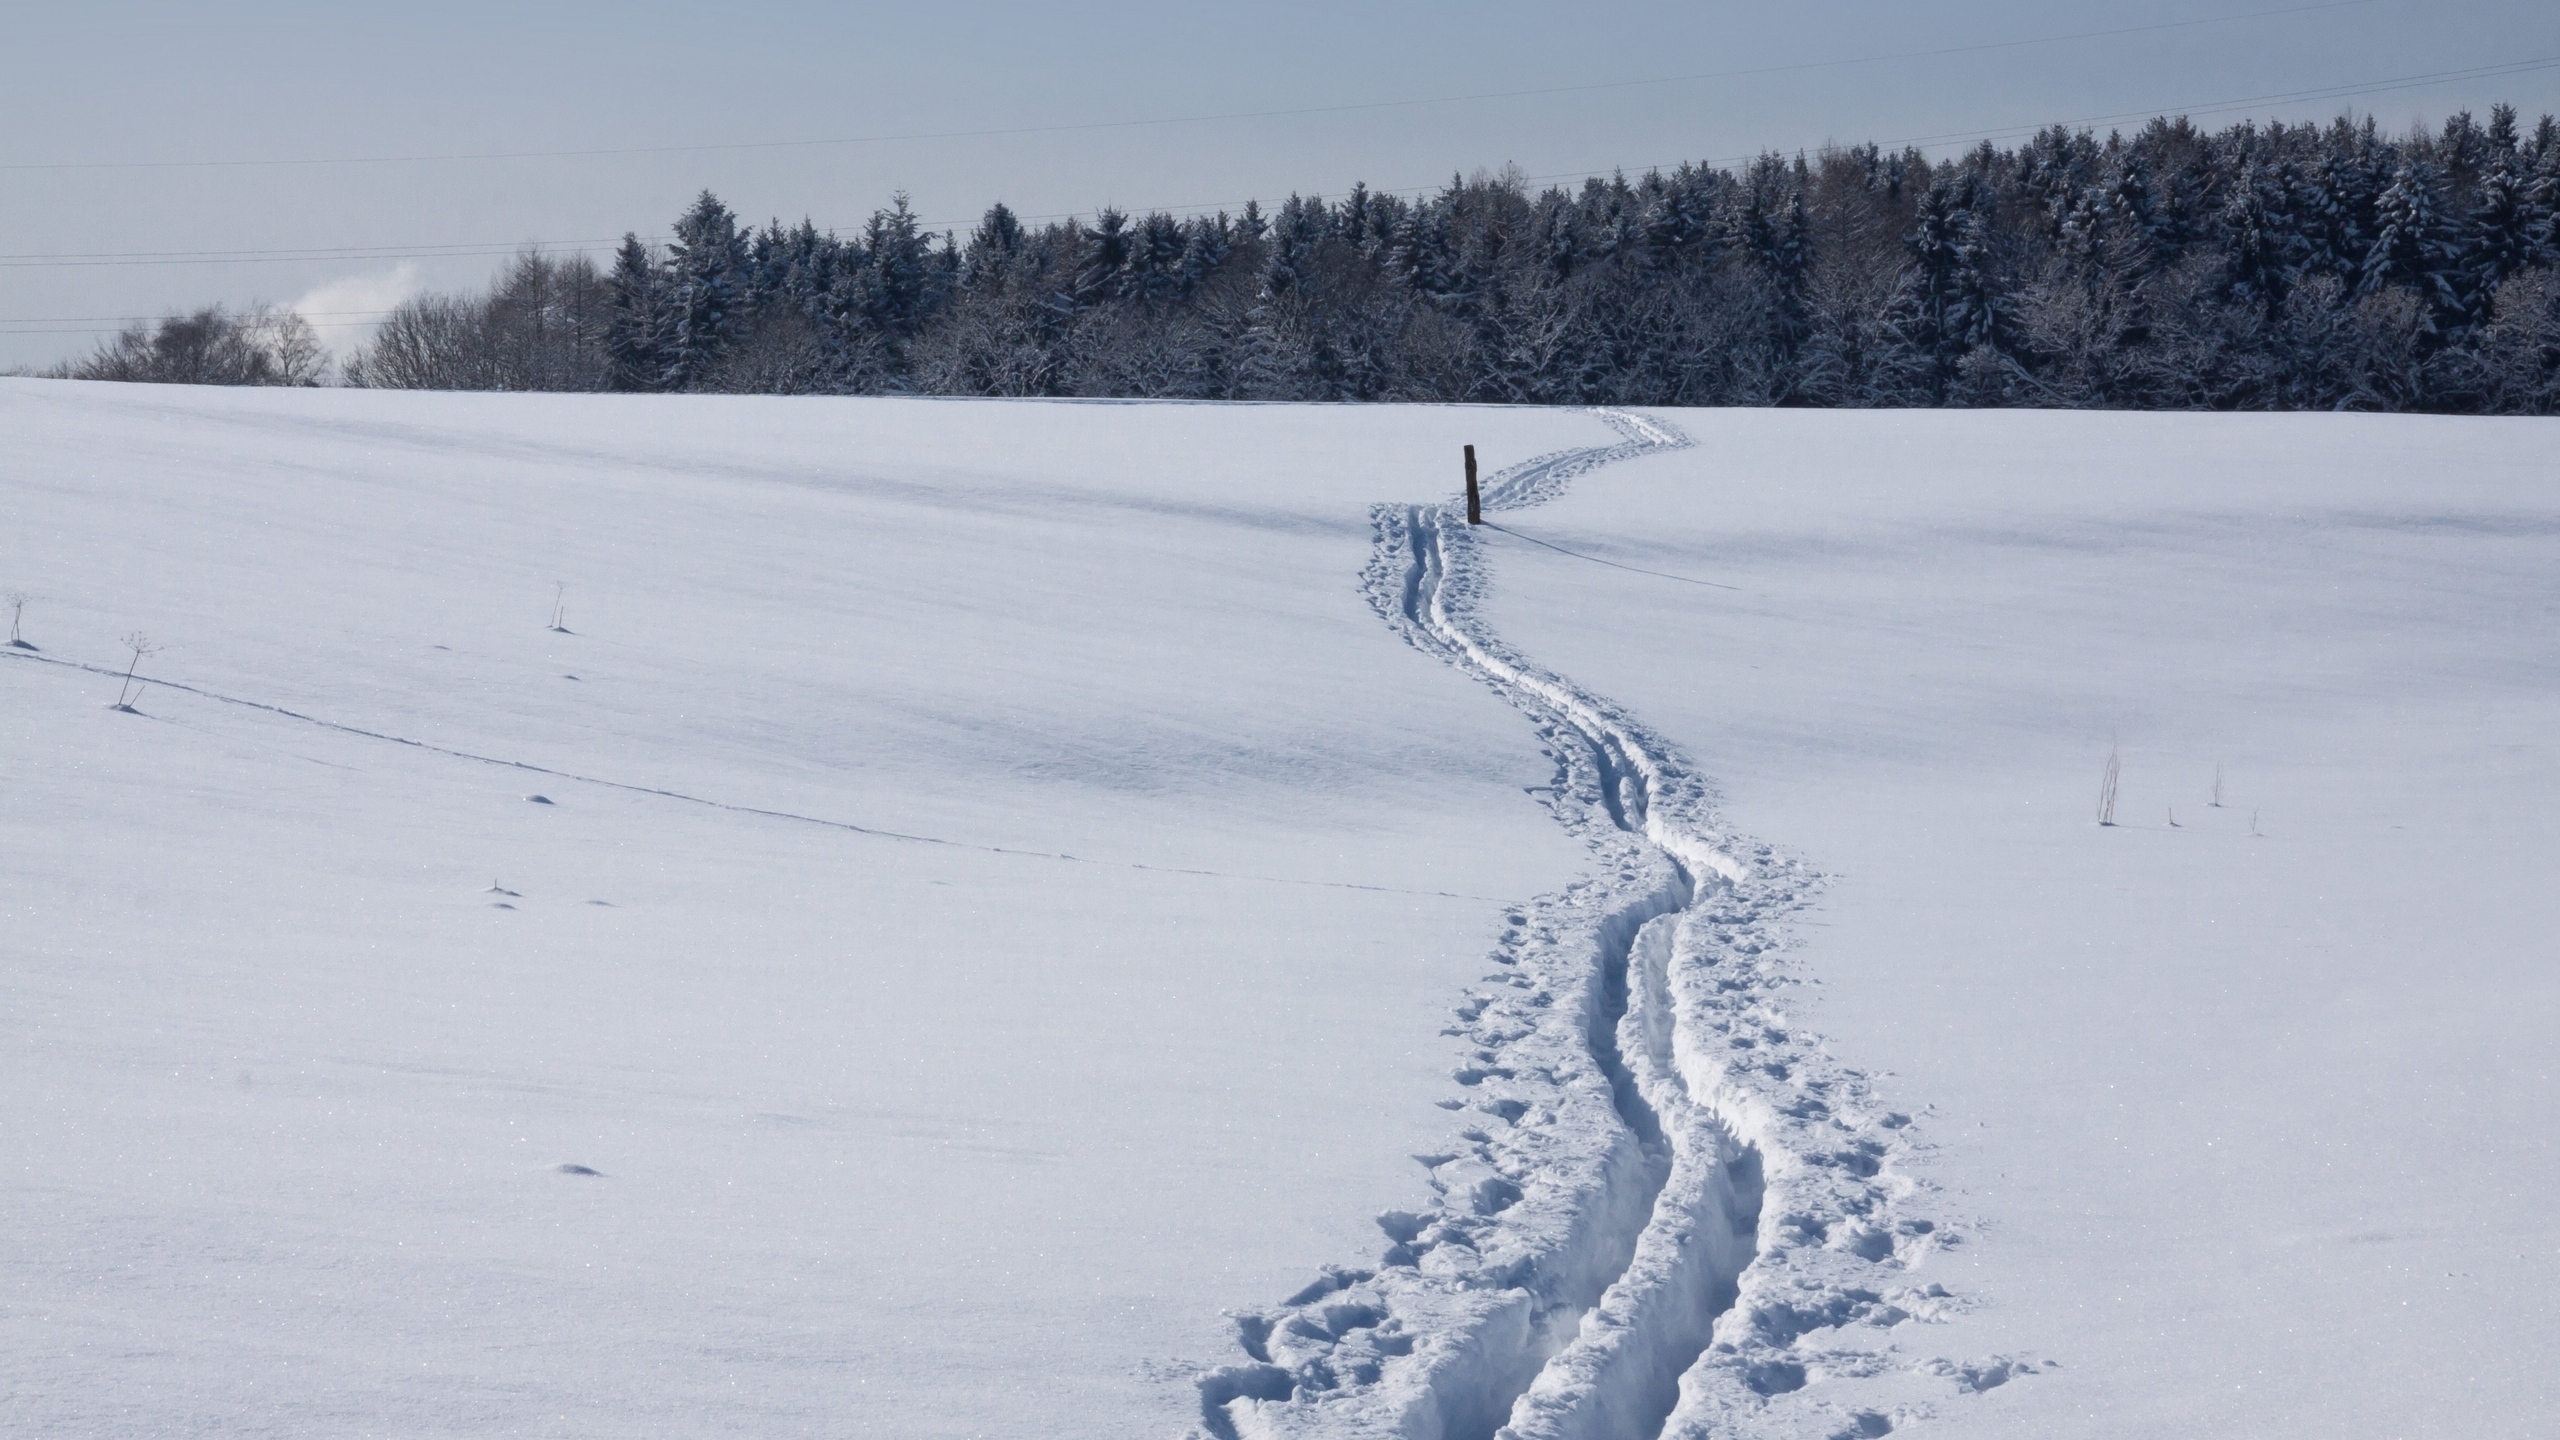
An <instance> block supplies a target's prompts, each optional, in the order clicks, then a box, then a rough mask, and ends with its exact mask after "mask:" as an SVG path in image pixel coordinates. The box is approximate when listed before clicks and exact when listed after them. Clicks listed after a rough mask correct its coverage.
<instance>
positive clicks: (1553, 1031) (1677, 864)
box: [1195, 410, 2037, 1440]
mask: <svg viewBox="0 0 2560 1440" xmlns="http://www.w3.org/2000/svg"><path fill="white" fill-rule="evenodd" d="M1595 413H1597V414H1598V415H1599V417H1600V418H1601V419H1603V420H1605V421H1607V422H1608V423H1609V424H1610V425H1611V426H1612V427H1613V428H1614V429H1615V430H1616V431H1617V432H1618V435H1619V441H1618V443H1616V444H1614V445H1607V446H1593V447H1588V448H1583V449H1576V450H1566V451H1561V452H1558V453H1555V454H1550V455H1544V456H1540V457H1538V458H1536V459H1533V460H1529V461H1526V462H1524V463H1522V464H1519V465H1516V466H1513V467H1511V468H1510V469H1508V470H1506V471H1503V472H1502V473H1500V474H1498V475H1496V476H1494V477H1493V478H1492V480H1491V482H1490V483H1489V484H1488V485H1487V486H1486V487H1485V493H1484V506H1485V509H1486V510H1488V511H1494V510H1518V509H1524V508H1527V507H1529V506H1533V505H1536V504H1539V503H1541V502H1542V501H1545V500H1548V499H1552V498H1554V497H1555V496H1557V495H1560V494H1562V493H1563V491H1564V489H1565V488H1566V486H1567V485H1569V484H1570V483H1571V482H1572V481H1573V479H1574V478H1575V477H1577V476H1580V475H1584V474H1587V473H1589V472H1590V471H1593V470H1596V469H1598V468H1600V467H1602V466H1604V465H1609V464H1612V463H1615V462H1617V461H1621V460H1627V459H1632V458H1635V457H1638V456H1642V455H1647V454H1652V453H1654V452H1657V451H1663V450H1671V449H1679V448H1683V447H1686V446H1687V445H1688V444H1689V443H1690V441H1689V439H1688V437H1687V436H1685V435H1682V434H1680V433H1679V432H1678V431H1676V430H1674V429H1672V428H1671V427H1669V426H1668V425H1665V424H1663V423H1661V422H1659V421H1656V420H1652V419H1649V418H1646V417H1643V416H1639V415H1635V414H1631V413H1627V412H1623V411H1607V410H1604V411H1599V412H1595ZM1372 520H1373V523H1374V525H1375V528H1376V541H1375V546H1374V549H1373V551H1372V555H1371V559H1370V563H1369V566H1368V570H1367V572H1366V575H1365V577H1364V579H1365V587H1366V590H1367V593H1368V596H1369V599H1370V601H1371V603H1372V605H1374V606H1375V607H1376V609H1377V610H1378V612H1379V614H1380V615H1381V616H1382V617H1383V618H1384V619H1385V620H1386V621H1387V623H1388V624H1389V625H1391V626H1392V627H1394V628H1395V629H1396V630H1397V631H1398V632H1399V633H1400V634H1402V635H1403V636H1404V638H1405V639H1406V640H1407V641H1408V642H1409V643H1411V644H1412V645H1413V646H1414V647H1415V648H1417V649H1419V650H1422V651H1424V652H1426V653H1428V654H1431V655H1435V656H1438V657H1439V658H1440V659H1442V660H1444V661H1446V662H1448V663H1449V664H1451V665H1454V666H1456V667H1457V668H1459V669H1460V670H1462V671H1465V672H1466V673H1468V674H1470V675H1472V676H1474V677H1476V678H1477V679H1478V680H1480V681H1482V682H1483V683H1485V684H1487V685H1489V686H1491V687H1492V688H1493V689H1494V690H1495V691H1496V692H1497V693H1499V694H1500V695H1502V696H1503V698H1504V699H1506V700H1508V701H1509V702H1510V703H1511V704H1512V705H1514V706H1516V707H1517V708H1518V709H1520V710H1521V711H1522V712H1523V713H1525V714H1526V715H1527V716H1528V717H1529V719H1530V721H1531V722H1532V723H1533V724H1535V725H1536V726H1537V728H1538V731H1539V733H1540V735H1541V736H1542V737H1543V738H1544V740H1545V742H1546V745H1547V748H1548V750H1549V753H1550V754H1551V755H1553V757H1554V758H1555V760H1556V764H1557V775H1556V780H1555V783H1554V784H1553V785H1552V786H1551V787H1550V788H1549V789H1548V791H1547V792H1546V799H1545V803H1546V804H1547V806H1548V808H1549V810H1550V811H1551V812H1552V813H1553V814H1554V816H1555V818H1556V820H1557V821H1558V822H1559V823H1561V824H1562V825H1563V826H1564V827H1565V828H1566V829H1567V830H1568V831H1570V832H1572V833H1573V834H1575V835H1576V836H1578V837H1579V838H1581V839H1582V840H1583V841H1584V842H1585V843H1586V844H1587V845H1588V846H1589V847H1590V849H1591V852H1592V858H1593V862H1594V865H1593V874H1592V875H1591V876H1590V877H1589V878H1585V879H1582V880H1580V881H1577V882H1576V883H1574V884H1572V885H1570V886H1568V887H1566V888H1565V889H1564V890H1563V891H1561V892H1559V893H1557V894H1553V895H1549V896H1544V897H1541V898H1540V899H1537V900H1534V901H1531V902H1529V903H1527V904H1523V905H1516V906H1513V907H1511V908H1510V909H1509V910H1508V911H1507V912H1506V914H1505V917H1504V918H1505V921H1506V928H1505V930H1504V933H1503V937H1502V939H1501V941H1500V943H1499V944H1498V945H1497V947H1496V948H1495V950H1494V953H1493V957H1492V958H1493V961H1494V964H1495V965H1496V966H1497V967H1498V968H1496V969H1495V970H1494V971H1493V972H1492V973H1491V974H1489V975H1487V976H1486V977H1485V978H1484V981H1483V982H1482V983H1481V984H1480V985H1479V986H1477V987H1475V988H1474V989H1473V990H1472V991H1471V993H1470V994H1469V995H1468V997H1467V999H1466V1000H1465V1002H1464V1003H1463V1004H1462V1005H1461V1006H1460V1007H1459V1008H1458V1010H1457V1012H1456V1023H1455V1024H1454V1025H1453V1026H1452V1027H1451V1028H1450V1029H1449V1030H1447V1031H1446V1032H1444V1033H1446V1034H1449V1035H1452V1036H1456V1037H1459V1038H1460V1040H1461V1042H1462V1043H1463V1044H1465V1045H1466V1046H1468V1047H1469V1049H1468V1051H1467V1054H1466V1058H1465V1061H1464V1063H1463V1064H1462V1065H1461V1066H1460V1067H1459V1068H1458V1069H1457V1070H1455V1071H1454V1072H1453V1076H1452V1078H1454V1079H1455V1080H1456V1081H1457V1082H1458V1084H1459V1085H1460V1086H1461V1087H1462V1088H1463V1090H1464V1091H1465V1097H1464V1098H1463V1099H1453V1100H1447V1101H1443V1102H1441V1103H1442V1104H1443V1106H1444V1107H1446V1108H1450V1109H1454V1110H1459V1111H1461V1112H1463V1114H1464V1117H1465V1119H1466V1120H1467V1122H1468V1123H1467V1124H1466V1126H1465V1127H1464V1128H1462V1129H1460V1130H1459V1131H1458V1132H1457V1133H1456V1135H1455V1136H1454V1137H1453V1138H1452V1143H1451V1144H1450V1145H1449V1146H1448V1147H1447V1148H1446V1150H1445V1152H1444V1153H1437V1154H1430V1155H1418V1156H1416V1157H1414V1158H1415V1159H1416V1160H1417V1161H1419V1162H1421V1163H1422V1164H1424V1165H1425V1166H1427V1167H1428V1168H1429V1170H1430V1186H1431V1189H1432V1191H1433V1192H1434V1194H1435V1196H1436V1198H1435V1199H1434V1201H1433V1202H1432V1203H1430V1204H1429V1205H1427V1206H1425V1207H1424V1208H1422V1209H1420V1210H1416V1211H1403V1210H1391V1211H1388V1212H1387V1213H1385V1214H1383V1215H1381V1216H1379V1217H1378V1224H1379V1227H1380V1229H1381V1230H1383V1231H1384V1232H1385V1236H1386V1241H1387V1244H1386V1247H1385V1250H1384V1253H1383V1254H1382V1255H1381V1257H1380V1258H1379V1260H1378V1262H1377V1264H1376V1265H1375V1266H1372V1267H1362V1268H1348V1267H1328V1268H1327V1269H1326V1270H1325V1271H1324V1273H1323V1274H1322V1275H1321V1276H1320V1277H1319V1278H1318V1279H1317V1280H1316V1281H1315V1283H1313V1284H1311V1285H1309V1286H1307V1287H1306V1288H1305V1289H1304V1290H1302V1291H1300V1292H1299V1293H1298V1294H1296V1295H1293V1296H1291V1297H1290V1298H1289V1299H1287V1300H1286V1301H1284V1302H1282V1303H1281V1304H1280V1305H1279V1306H1278V1307H1276V1308H1274V1309H1271V1310H1269V1311H1266V1312H1259V1313H1247V1314H1240V1315H1238V1316H1236V1317H1235V1318H1236V1325H1237V1332H1238V1340H1239V1342H1240V1343H1241V1345H1242V1347H1243V1349H1244V1351H1245V1354H1246V1359H1245V1360H1244V1361H1242V1362H1240V1363H1236V1364H1230V1365H1225V1366H1221V1367H1218V1368H1216V1369H1213V1370H1209V1371H1207V1372H1205V1373H1204V1374H1202V1375H1201V1377H1200V1380H1199V1386H1200V1395H1201V1431H1200V1432H1195V1434H1197V1433H1202V1432H1205V1434H1206V1435H1208V1436H1212V1437H1216V1440H1317V1437H1325V1440H1334V1437H1361V1440H1370V1437H1376V1440H1385V1437H1398V1440H1497V1437H1498V1440H1641V1437H1652V1436H1663V1437H1683V1440H1702V1437H1706V1436H1711V1435H1712V1436H1768V1437H1814V1436H1820V1437H1826V1440H1827V1437H1833V1436H1875V1435H1883V1434H1887V1433H1890V1432H1891V1431H1892V1430H1893V1429H1894V1428H1896V1427H1897V1426H1898V1425H1900V1424H1902V1423H1904V1422H1906V1421H1909V1420H1912V1419H1916V1418H1920V1417H1922V1416H1924V1415H1926V1414H1928V1413H1929V1412H1930V1408H1931V1407H1930V1405H1929V1403H1928V1402H1927V1401H1926V1400H1925V1399H1921V1398H1916V1397H1917V1394H1918V1392H1917V1391H1915V1389H1914V1386H1913V1385H1912V1384H1911V1383H1909V1382H1911V1381H1913V1380H1915V1379H1924V1378H1930V1379H1938V1380H1940V1381H1941V1382H1943V1378H1944V1377H1946V1376H1949V1375H1956V1374H1960V1373H1973V1371H1974V1370H1980V1369H1982V1368H1983V1367H1984V1366H1986V1365H1990V1366H1995V1367H2007V1368H2002V1369H2001V1370H2000V1373H2001V1375H2002V1377H2003V1378H2004V1379H2005V1378H2007V1376H2008V1375H2009V1374H2012V1373H2028V1372H2029V1371H2031V1370H2032V1369H2034V1368H2036V1363H2037V1362H2033V1361H2027V1360H2015V1359H2012V1358H2011V1357H1992V1360H1990V1361H1981V1362H1972V1363H1971V1364H1970V1366H1959V1365H1957V1364H1956V1363H1955V1362H1951V1361H1947V1360H1943V1359H1931V1360H1924V1361H1921V1362H1919V1363H1916V1364H1914V1363H1912V1362H1911V1361H1909V1360H1907V1359H1904V1358H1900V1357H1898V1356H1896V1355H1895V1354H1893V1353H1892V1351H1893V1350H1894V1344H1893V1340H1892V1331H1893V1328H1894V1327H1895V1326H1896V1325H1899V1324H1900V1323H1902V1322H1904V1321H1907V1320H1922V1321H1926V1320H1932V1319H1936V1318H1940V1317H1942V1316H1944V1315H1947V1314H1949V1313H1952V1312H1953V1311H1954V1310H1955V1309H1956V1308H1958V1305H1959V1302H1958V1301H1957V1300H1956V1298H1955V1297H1953V1296H1950V1295H1949V1294H1948V1293H1947V1292H1946V1291H1945V1290H1944V1289H1943V1288H1941V1287H1939V1286H1937V1285H1934V1284H1926V1283H1922V1282H1920V1281H1919V1280H1917V1278H1916V1277H1915V1276H1913V1275H1912V1273H1911V1271H1912V1269H1913V1267H1914V1266H1915V1265H1917V1264H1918V1263H1919V1262H1920V1260H1921V1259H1922V1258H1923V1257H1924V1256H1925V1255H1926V1254H1927V1253H1928V1252H1929V1251H1930V1250H1931V1249H1932V1248H1933V1247H1936V1246H1940V1245H1945V1244H1951V1243H1954V1241H1955V1238H1956V1237H1955V1236H1954V1234H1953V1233H1952V1232H1951V1231H1950V1229H1949V1228H1948V1227H1947V1226H1946V1225H1945V1224H1944V1223H1943V1222H1941V1221H1933V1220H1932V1219H1931V1218H1928V1216H1927V1215H1926V1214H1925V1213H1924V1211H1925V1210H1926V1209H1927V1208H1928V1207H1927V1202H1928V1200H1929V1198H1930V1195H1931V1192H1930V1191H1929V1190H1928V1189H1927V1188H1926V1187H1924V1186H1923V1185H1921V1184H1920V1183H1919V1182H1918V1181H1916V1180H1915V1179H1913V1178H1912V1177H1911V1176H1910V1175H1909V1174H1908V1173H1907V1169H1906V1167H1907V1164H1908V1162H1909V1161H1911V1160H1912V1159H1913V1158H1914V1157H1915V1156H1916V1155H1917V1154H1918V1152H1919V1146H1918V1142H1917V1141H1916V1139H1915V1138H1914V1136H1913V1134H1912V1130H1911V1127H1910V1118H1909V1117H1908V1116H1906V1115H1902V1114H1899V1113H1894V1112H1891V1111H1887V1110H1885V1109H1883V1108H1882V1107H1881V1106H1880V1105H1879V1104H1878V1103H1877V1102H1876V1100H1875V1098H1874V1096H1873V1094H1872V1091H1871V1088H1870V1086H1869V1084H1868V1082H1867V1080H1866V1079H1865V1077H1863V1076H1862V1075H1860V1074H1858V1073H1857V1072H1855V1071H1853V1070H1851V1069H1849V1068H1847V1067H1846V1066H1843V1065H1841V1064H1840V1063H1839V1062H1837V1061H1836V1060H1834V1059H1832V1058H1831V1056H1830V1055H1829V1054H1828V1053H1827V1052H1826V1051H1825V1050H1824V1049H1823V1048H1822V1045H1821V1042H1820V1041H1819V1039H1818V1038H1817V1037H1815V1036H1813V1035H1810V1034H1808V1033H1806V1032H1805V1031H1803V1030H1801V1029H1799V1028H1797V1027H1796V1026H1794V1025H1793V1024H1792V1023H1791V1022H1790V1020H1789V1018H1788V1015H1787V1012H1786V1008H1785V1006H1784V1004H1783V1003H1782V991H1783V989H1784V987H1786V986H1787V985H1789V984H1791V983H1793V982H1792V981H1791V979H1790V977H1789V976H1788V974H1787V972H1786V969H1785V966H1784V963H1783V961H1782V960H1781V958H1780V957H1781V956H1782V954H1783V952H1784V951H1785V949H1786V948H1787V941H1786V939H1785V937H1784V935H1783V933H1782V931H1783V928H1784V925H1785V922H1786V921H1787V919H1788V917H1790V916H1791V915H1792V914H1794V913H1795V912H1796V911H1797V910H1799V909H1800V908H1802V907H1803V906H1804V905H1805V904H1807V903H1808V901H1809V897H1810V893H1811V891H1812V889H1813V888H1814V885H1815V882H1816V878H1817V877H1815V876H1814V875H1813V874H1812V873H1811V872H1810V871H1809V870H1807V869H1806V868H1805V867H1804V866H1803V865H1802V864H1801V863H1799V862H1798V861H1796V860H1794V859H1792V858H1789V857H1787V856H1784V855H1781V854H1780V853H1778V852H1777V851H1775V850H1773V849H1772V848H1771V847H1769V846H1767V845H1763V844H1757V843H1753V842H1751V841H1749V840H1746V839H1744V838H1743V837H1740V836H1737V835H1734V834H1732V833H1730V832H1729V831H1728V830H1726V829H1725V828H1724V827H1723V826H1722V825H1721V824H1719V823H1718V821H1717V819H1716V815H1715V806H1714V795H1713V792H1712V790H1711V788H1710V787H1709V785H1708V784H1707V782H1706V781H1705V780H1704V779H1703V778H1702V777H1701V776H1700V775H1698V774H1697V772H1696V771H1695V770H1694V769H1693V768H1692V767H1691V766H1689V765H1688V764H1687V763H1686V762H1685V761H1684V760H1682V759H1681V757H1680V756H1679V755H1678V754H1677V753H1676V752H1675V751H1673V750H1672V749H1671V747H1669V746H1668V745H1666V744H1664V743H1663V742H1662V741H1661V740H1660V739H1659V738H1657V737H1656V736H1654V735H1652V734H1651V733H1650V732H1648V731H1647V730H1645V729H1644V727H1643V726H1641V725H1640V724H1638V723H1637V722H1636V721H1635V720H1634V719H1632V718H1631V717H1630V716H1628V715H1627V714H1625V713H1624V712H1623V711H1621V710H1619V709H1618V708H1617V707H1616V706H1614V705H1612V704H1610V703H1609V702H1608V701H1606V700H1603V699H1600V698H1598V697H1596V696H1593V695H1591V694H1588V693H1587V692H1585V691H1582V690H1580V689H1578V688H1576V687H1575V686H1573V685H1572V684H1571V683H1570V682H1568V681H1566V680H1564V679H1563V678H1561V677H1559V676H1557V675H1554V674H1552V673H1550V672H1548V671H1546V670H1544V669H1541V668H1540V667H1538V666H1537V665H1535V664H1533V663H1532V662H1530V661H1529V660H1528V659H1526V658H1525V657H1523V656H1520V655H1518V654H1515V653H1513V652H1512V651H1511V650H1509V649H1508V648H1507V647H1505V646H1504V645H1503V644H1502V643H1501V642H1500V641H1499V640H1497V639H1495V638H1494V637H1493V636H1492V634H1491V633H1490V631H1489V630H1488V629H1487V627H1486V626H1484V625H1483V624H1482V623H1480V622H1479V621H1478V620H1477V619H1476V618H1475V614H1474V607H1475V602H1476V600H1477V599H1478V598H1479V597H1480V596H1481V595H1482V594H1483V586H1484V582H1483V579H1482V570H1483V566H1482V560H1481V556H1480V553H1479V549H1478V547H1479V544H1480V540H1479V538H1478V536H1477V535H1476V534H1475V533H1473V532H1471V530H1470V528H1469V527H1468V526H1467V525H1466V524H1465V521H1464V510H1463V509H1462V508H1459V507H1455V506H1452V505H1449V504H1439V505H1420V506H1408V505H1382V506H1379V507H1377V508H1376V509H1375V510H1373V511H1372ZM1984 1373H1989V1372H1988V1371H1987V1370H1986V1371H1984ZM1862 1381H1876V1382H1880V1383H1876V1384H1861V1383H1860V1382H1862ZM1983 1388H1987V1387H1983ZM1957 1393H1969V1392H1966V1391H1965V1390H1964V1387H1962V1386H1958V1387H1957Z"/></svg>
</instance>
